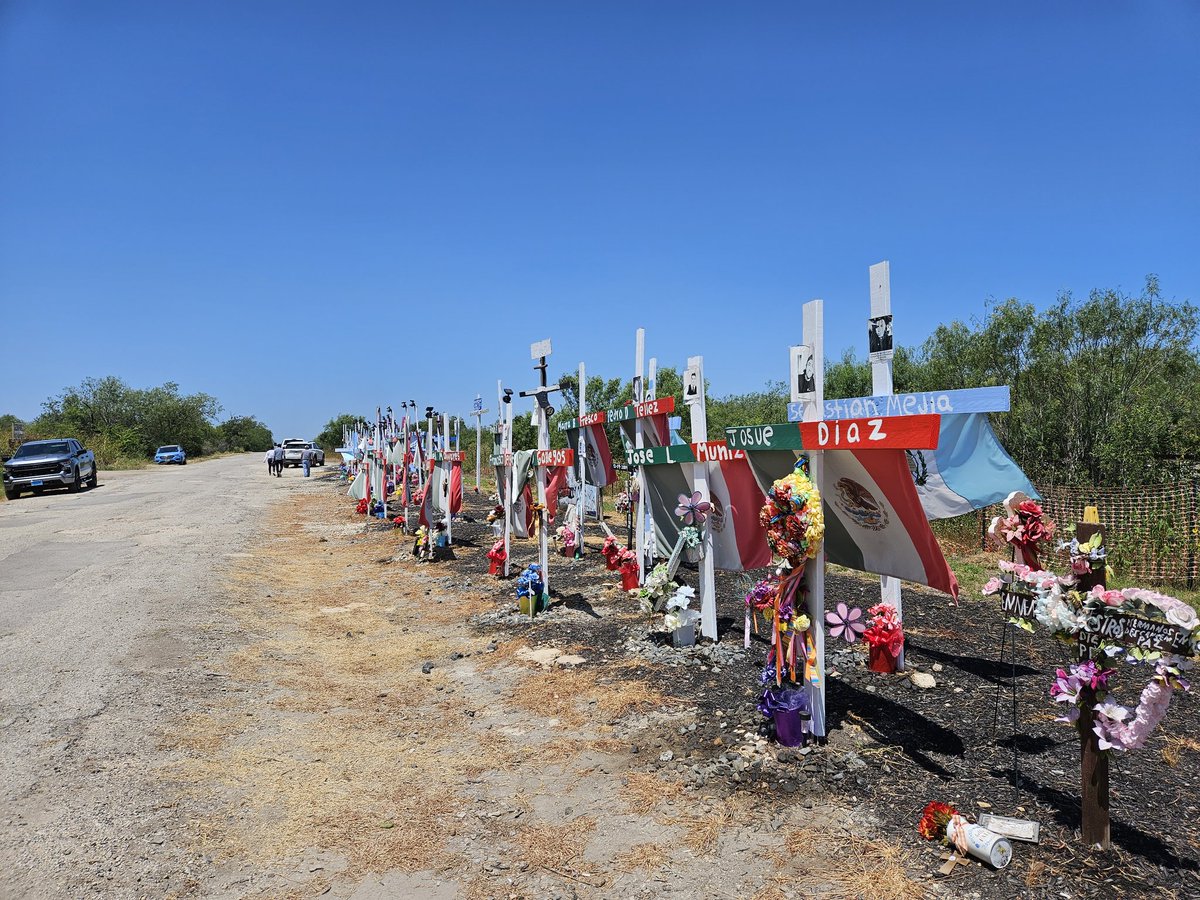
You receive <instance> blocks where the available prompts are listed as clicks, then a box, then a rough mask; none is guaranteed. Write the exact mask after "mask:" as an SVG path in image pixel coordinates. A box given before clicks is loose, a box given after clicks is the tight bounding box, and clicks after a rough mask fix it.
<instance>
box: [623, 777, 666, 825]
mask: <svg viewBox="0 0 1200 900" xmlns="http://www.w3.org/2000/svg"><path fill="white" fill-rule="evenodd" d="M678 793H679V784H678V783H676V782H672V781H667V780H666V779H665V778H660V777H659V776H657V775H655V774H653V773H651V772H630V773H629V774H627V775H626V776H625V782H624V784H623V785H622V787H621V799H622V800H624V801H625V805H626V806H628V807H629V811H630V812H631V813H633V814H634V815H637V816H644V815H646V814H647V813H649V812H650V811H651V810H653V809H654V808H655V807H656V806H658V804H659V803H662V802H663V801H664V800H666V799H667V798H668V797H671V796H674V795H676V794H678Z"/></svg>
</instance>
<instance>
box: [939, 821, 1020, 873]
mask: <svg viewBox="0 0 1200 900" xmlns="http://www.w3.org/2000/svg"><path fill="white" fill-rule="evenodd" d="M957 832H958V826H957V825H956V823H955V821H954V819H951V820H950V823H949V824H948V825H947V826H946V837H948V838H949V839H950V845H951V846H952V847H953V846H957V845H956V844H955V841H954V836H955V834H957ZM963 836H964V837H965V838H966V841H967V853H969V854H971V856H973V857H975V858H976V859H979V860H983V862H985V863H988V864H989V865H990V866H992V868H994V869H1003V868H1005V867H1007V866H1008V864H1009V863H1010V862H1012V844H1011V843H1009V841H1008V838H1006V837H1004V836H1003V835H999V834H996V832H994V831H989V830H988V829H986V828H984V827H983V826H982V825H972V824H971V823H970V822H964V823H963Z"/></svg>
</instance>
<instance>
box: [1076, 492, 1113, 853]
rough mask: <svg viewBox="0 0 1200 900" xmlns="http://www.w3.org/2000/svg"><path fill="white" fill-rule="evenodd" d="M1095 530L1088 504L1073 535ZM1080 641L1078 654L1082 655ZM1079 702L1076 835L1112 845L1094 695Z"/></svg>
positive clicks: (1095, 580) (1101, 579)
mask: <svg viewBox="0 0 1200 900" xmlns="http://www.w3.org/2000/svg"><path fill="white" fill-rule="evenodd" d="M1096 532H1100V533H1101V534H1103V533H1104V527H1103V526H1102V525H1101V524H1100V516H1099V514H1098V512H1097V510H1096V507H1094V506H1089V507H1087V508H1086V509H1085V510H1084V511H1083V521H1082V522H1081V523H1079V524H1078V525H1076V526H1075V537H1077V538H1078V539H1079V540H1080V541H1086V540H1088V539H1089V538H1091V537H1092V535H1094V534H1095V533H1096ZM1106 576H1107V573H1106V570H1105V568H1104V567H1101V569H1100V571H1099V573H1092V576H1091V577H1090V578H1089V579H1088V583H1087V584H1086V585H1085V584H1082V583H1081V584H1080V585H1079V587H1080V588H1081V589H1083V590H1091V588H1092V587H1093V586H1094V585H1097V584H1099V585H1101V586H1104V585H1105V583H1106V582H1107V577H1106ZM1084 652H1085V651H1084V649H1083V646H1082V645H1080V657H1081V658H1082V656H1083V655H1084ZM1080 697H1081V699H1082V701H1083V702H1082V703H1081V704H1080V708H1079V722H1078V726H1079V796H1080V811H1081V813H1082V823H1081V825H1080V836H1081V837H1082V838H1083V842H1084V843H1085V844H1087V845H1088V846H1089V847H1099V848H1100V849H1101V850H1107V849H1109V847H1110V846H1112V840H1111V836H1110V834H1109V813H1108V755H1107V754H1105V753H1102V752H1101V750H1100V739H1099V738H1098V737H1097V736H1096V732H1095V731H1093V730H1092V729H1093V726H1094V724H1095V716H1096V713H1095V709H1096V695H1095V692H1093V691H1091V690H1085V691H1083V692H1082V693H1081V694H1080Z"/></svg>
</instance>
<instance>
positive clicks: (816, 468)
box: [803, 300, 826, 738]
mask: <svg viewBox="0 0 1200 900" xmlns="http://www.w3.org/2000/svg"><path fill="white" fill-rule="evenodd" d="M824 310H825V303H824V301H822V300H810V301H809V302H808V303H805V304H804V313H803V315H804V330H803V341H804V343H805V344H806V345H808V346H809V347H811V348H812V358H813V381H814V383H813V387H814V394H813V397H812V399H810V400H807V401H805V403H804V405H803V414H804V418H803V421H805V422H819V421H821V419H822V418H823V415H822V413H823V408H824V405H825V404H824V401H825V348H824V343H825V322H824ZM823 456H824V454H823V453H822V451H820V450H810V451H809V453H808V471H809V477H810V478H812V482H813V484H815V485H816V487H817V490H818V491H819V492H820V494H821V498H822V501H824V498H825V495H826V485H825V481H824V474H825V471H824V469H825V463H824V460H823ZM804 581H805V585H806V586H807V588H808V617H809V619H810V620H811V621H812V635H813V645H814V649H815V651H816V657H817V659H816V677H817V683H816V684H815V685H810V686H809V687H810V690H811V691H812V733H813V735H814V736H815V737H819V738H823V737H825V542H824V541H821V549H820V550H819V551H817V556H816V558H815V559H810V560H809V561H808V565H807V567H806V568H805V570H804Z"/></svg>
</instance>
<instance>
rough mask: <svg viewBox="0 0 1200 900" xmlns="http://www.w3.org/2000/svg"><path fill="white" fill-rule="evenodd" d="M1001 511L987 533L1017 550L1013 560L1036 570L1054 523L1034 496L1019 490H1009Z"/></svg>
mask: <svg viewBox="0 0 1200 900" xmlns="http://www.w3.org/2000/svg"><path fill="white" fill-rule="evenodd" d="M1004 511H1005V515H1003V516H996V517H995V518H994V519H992V524H991V526H990V527H989V528H988V534H990V535H991V536H992V539H993V540H995V541H996V542H997V543H1000V544H1009V545H1011V546H1012V547H1013V548H1014V549H1015V550H1016V552H1017V555H1018V557H1019V559H1017V562H1019V563H1024V564H1025V565H1027V566H1029V568H1030V569H1033V570H1038V569H1040V568H1041V567H1042V566H1041V561H1042V560H1041V558H1042V556H1043V555H1044V554H1045V553H1046V552H1047V545H1048V544H1050V542H1051V541H1052V540H1053V538H1054V532H1055V525H1054V522H1053V520H1051V519H1050V518H1049V517H1048V516H1047V515H1046V514H1045V513H1044V512H1043V511H1042V507H1041V505H1040V504H1039V503H1038V502H1037V501H1036V500H1030V499H1029V498H1028V497H1027V496H1026V495H1025V494H1023V493H1022V492H1021V491H1013V492H1012V493H1011V494H1009V495H1008V496H1007V497H1006V498H1005V500H1004Z"/></svg>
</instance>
